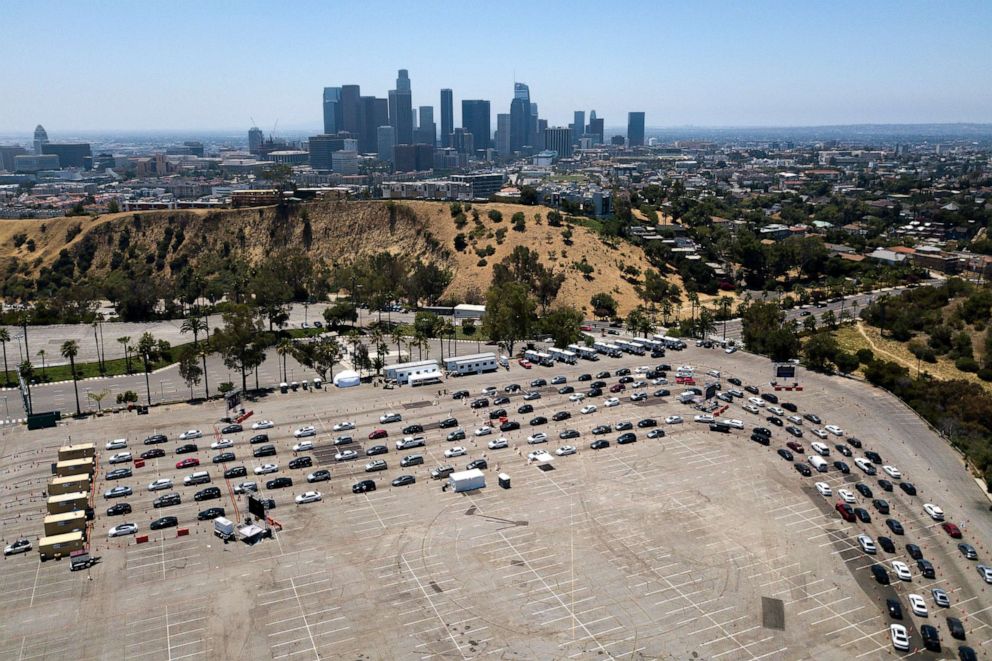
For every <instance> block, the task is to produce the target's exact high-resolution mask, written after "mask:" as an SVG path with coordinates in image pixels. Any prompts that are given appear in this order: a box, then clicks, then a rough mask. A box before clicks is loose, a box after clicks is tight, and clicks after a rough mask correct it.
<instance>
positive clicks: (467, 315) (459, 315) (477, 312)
mask: <svg viewBox="0 0 992 661" xmlns="http://www.w3.org/2000/svg"><path fill="white" fill-rule="evenodd" d="M485 314H486V306H485V305H469V304H468V303H462V304H460V305H456V306H455V308H454V315H455V319H482V317H484V316H485Z"/></svg>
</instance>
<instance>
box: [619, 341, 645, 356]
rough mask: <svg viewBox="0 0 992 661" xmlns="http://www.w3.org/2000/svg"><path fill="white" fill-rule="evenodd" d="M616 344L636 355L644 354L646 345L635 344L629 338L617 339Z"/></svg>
mask: <svg viewBox="0 0 992 661" xmlns="http://www.w3.org/2000/svg"><path fill="white" fill-rule="evenodd" d="M616 345H617V346H618V347H620V349H621V350H623V351H624V352H625V353H631V354H634V355H635V356H643V355H644V347H642V346H641V345H639V344H634V343H633V342H631V341H629V340H617V341H616Z"/></svg>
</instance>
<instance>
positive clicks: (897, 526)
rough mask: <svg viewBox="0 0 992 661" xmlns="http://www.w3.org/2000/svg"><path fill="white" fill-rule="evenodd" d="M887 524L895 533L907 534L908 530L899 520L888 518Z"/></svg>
mask: <svg viewBox="0 0 992 661" xmlns="http://www.w3.org/2000/svg"><path fill="white" fill-rule="evenodd" d="M885 525H887V526H888V527H889V530H891V531H892V532H893V533H895V534H897V535H905V534H906V530H905V529H904V528H903V527H902V524H901V523H899V521H897V520H896V519H886V520H885Z"/></svg>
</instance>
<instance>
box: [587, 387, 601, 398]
mask: <svg viewBox="0 0 992 661" xmlns="http://www.w3.org/2000/svg"><path fill="white" fill-rule="evenodd" d="M602 394H603V389H602V388H590V389H589V391H588V392H587V393H586V396H588V397H599V396H601V395H602Z"/></svg>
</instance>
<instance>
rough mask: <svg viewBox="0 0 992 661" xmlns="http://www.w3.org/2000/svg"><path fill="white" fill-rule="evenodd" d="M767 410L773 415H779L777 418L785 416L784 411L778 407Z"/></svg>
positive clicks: (770, 407)
mask: <svg viewBox="0 0 992 661" xmlns="http://www.w3.org/2000/svg"><path fill="white" fill-rule="evenodd" d="M768 410H769V411H771V412H772V413H774V414H775V415H779V416H782V415H785V409H783V408H780V407H778V406H769V407H768Z"/></svg>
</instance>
